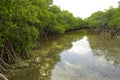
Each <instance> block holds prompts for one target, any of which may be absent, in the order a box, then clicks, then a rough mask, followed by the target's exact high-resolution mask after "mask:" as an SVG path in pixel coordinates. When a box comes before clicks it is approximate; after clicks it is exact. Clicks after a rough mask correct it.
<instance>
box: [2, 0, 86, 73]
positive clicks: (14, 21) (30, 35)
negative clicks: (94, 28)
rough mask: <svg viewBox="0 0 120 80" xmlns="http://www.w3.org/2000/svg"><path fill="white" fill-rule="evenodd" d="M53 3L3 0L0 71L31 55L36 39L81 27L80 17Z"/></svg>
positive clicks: (47, 0)
mask: <svg viewBox="0 0 120 80" xmlns="http://www.w3.org/2000/svg"><path fill="white" fill-rule="evenodd" d="M52 3H53V1H52V0H1V1H0V62H1V63H0V72H2V71H5V68H6V67H8V65H7V64H6V63H15V62H19V58H20V57H21V58H23V59H25V58H28V57H29V51H30V50H31V49H32V48H33V47H34V45H35V43H36V40H39V39H41V38H44V37H47V35H48V34H51V33H52V34H53V33H57V34H58V33H64V32H65V31H67V30H70V29H76V28H77V29H78V28H80V27H82V25H83V24H84V22H83V20H82V19H81V18H75V17H74V16H73V15H72V14H71V13H70V12H68V11H62V10H61V9H60V8H59V7H58V6H56V5H53V4H52ZM18 56H20V57H19V58H18Z"/></svg>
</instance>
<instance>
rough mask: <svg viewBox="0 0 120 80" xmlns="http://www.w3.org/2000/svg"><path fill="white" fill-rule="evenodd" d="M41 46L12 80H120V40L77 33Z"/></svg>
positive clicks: (58, 37)
mask: <svg viewBox="0 0 120 80" xmlns="http://www.w3.org/2000/svg"><path fill="white" fill-rule="evenodd" d="M42 43H43V44H42ZM42 43H41V45H42V47H41V48H40V49H38V50H34V51H33V52H32V55H33V56H34V57H33V58H32V59H29V60H27V61H25V62H22V63H23V64H22V65H23V66H21V67H17V68H15V69H14V70H11V71H10V72H9V76H8V78H9V80H120V41H119V39H111V38H106V37H105V36H104V37H101V36H98V35H89V34H87V33H86V32H84V31H83V32H80V31H77V32H71V33H67V34H64V35H60V36H53V37H52V38H50V40H49V42H46V41H43V42H42ZM20 65H21V64H20Z"/></svg>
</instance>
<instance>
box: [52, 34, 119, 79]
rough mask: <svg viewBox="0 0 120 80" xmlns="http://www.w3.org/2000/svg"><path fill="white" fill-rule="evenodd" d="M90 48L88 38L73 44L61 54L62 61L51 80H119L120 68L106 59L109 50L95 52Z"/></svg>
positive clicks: (53, 72) (56, 67)
mask: <svg viewBox="0 0 120 80" xmlns="http://www.w3.org/2000/svg"><path fill="white" fill-rule="evenodd" d="M92 39H94V38H92ZM95 41H96V40H95ZM98 41H99V40H98ZM96 42H97V41H96ZM91 43H94V41H91ZM90 46H91V44H89V41H88V39H87V36H84V37H83V38H82V39H80V40H78V41H75V42H72V47H71V48H70V49H68V50H64V51H63V52H62V53H61V54H60V56H61V61H60V62H58V63H57V64H56V66H55V68H54V69H53V70H52V76H51V80H119V79H120V66H117V67H116V66H114V65H113V62H114V61H113V60H110V61H107V60H106V57H105V52H108V51H109V49H106V50H105V51H104V50H101V49H100V48H99V49H97V50H96V49H95V50H96V51H95V50H94V48H93V47H92V49H91V47H90ZM96 46H97V44H96ZM104 46H105V45H104ZM98 47H99V46H98ZM112 56H114V53H113V55H112ZM119 58H120V57H119ZM119 62H120V61H119Z"/></svg>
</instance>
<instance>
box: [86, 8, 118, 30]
mask: <svg viewBox="0 0 120 80" xmlns="http://www.w3.org/2000/svg"><path fill="white" fill-rule="evenodd" d="M86 21H87V22H88V24H89V25H88V26H89V27H90V28H92V27H99V28H105V27H107V28H111V27H112V28H120V8H113V7H110V8H109V9H108V10H105V11H97V12H95V13H93V14H92V15H91V16H90V17H88V18H87V20H86Z"/></svg>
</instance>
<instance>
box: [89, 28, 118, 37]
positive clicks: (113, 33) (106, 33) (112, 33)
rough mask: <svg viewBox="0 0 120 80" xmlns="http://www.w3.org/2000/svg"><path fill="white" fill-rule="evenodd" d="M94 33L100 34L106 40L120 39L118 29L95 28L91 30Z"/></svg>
mask: <svg viewBox="0 0 120 80" xmlns="http://www.w3.org/2000/svg"><path fill="white" fill-rule="evenodd" d="M90 31H91V32H92V33H95V34H99V35H100V36H103V37H106V38H117V39H120V29H116V28H94V29H91V30H90Z"/></svg>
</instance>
